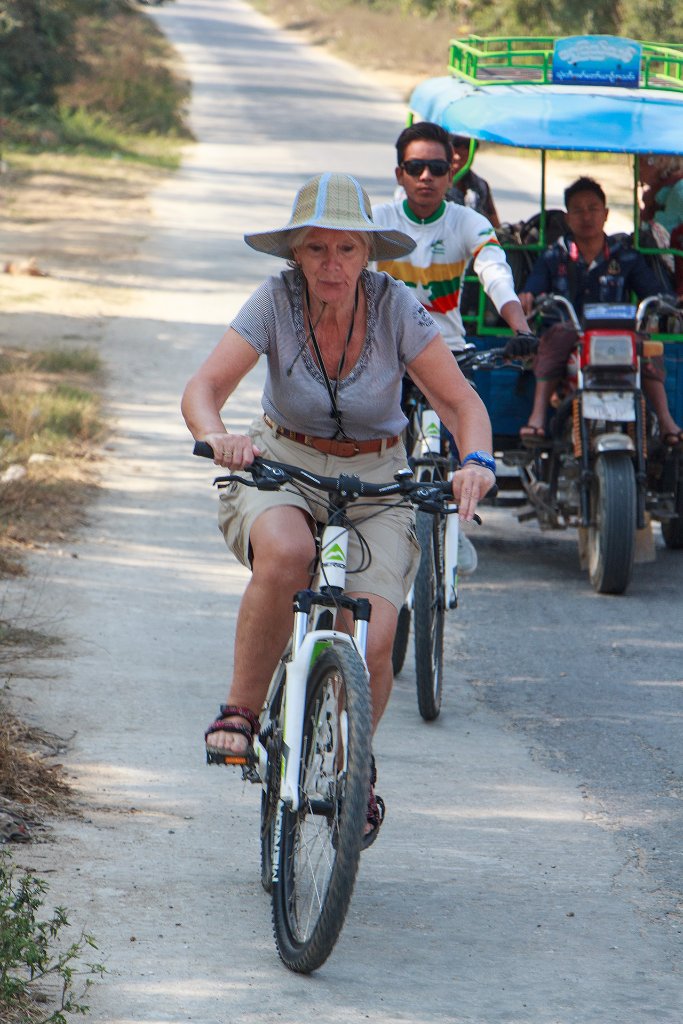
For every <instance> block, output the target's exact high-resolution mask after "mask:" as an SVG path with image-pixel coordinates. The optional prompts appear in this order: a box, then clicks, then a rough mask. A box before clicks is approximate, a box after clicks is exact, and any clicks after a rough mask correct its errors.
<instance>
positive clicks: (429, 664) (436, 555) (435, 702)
mask: <svg viewBox="0 0 683 1024" xmlns="http://www.w3.org/2000/svg"><path fill="white" fill-rule="evenodd" d="M445 523H446V520H445V517H444V516H438V515H431V514H430V513H429V512H418V513H417V539H418V540H419V542H420V548H421V549H422V554H421V556H420V565H419V568H418V570H417V576H416V577H415V590H414V602H413V629H414V631H415V678H416V682H417V706H418V709H419V711H420V714H421V715H422V717H423V718H424V719H425V721H427V722H432V721H433V720H434V719H435V718H438V716H439V712H440V710H441V696H442V683H443V626H444V594H443V589H444V588H443V578H444V539H445V538H444V533H445V528H446V527H445Z"/></svg>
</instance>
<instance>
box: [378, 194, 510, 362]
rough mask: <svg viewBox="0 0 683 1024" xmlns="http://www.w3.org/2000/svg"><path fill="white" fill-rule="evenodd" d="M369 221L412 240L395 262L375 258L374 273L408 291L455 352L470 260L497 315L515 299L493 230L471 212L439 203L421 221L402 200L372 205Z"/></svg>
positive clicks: (461, 335)
mask: <svg viewBox="0 0 683 1024" xmlns="http://www.w3.org/2000/svg"><path fill="white" fill-rule="evenodd" d="M372 219H373V220H374V221H375V223H376V224H379V225H381V226H382V227H384V228H397V229H398V230H399V231H404V232H405V233H406V234H407V235H410V237H411V238H414V239H415V241H416V243H417V245H416V247H415V248H414V249H413V251H412V252H411V253H409V254H408V255H407V256H403V257H401V259H397V260H380V261H379V262H378V264H377V269H378V270H383V271H385V272H386V273H387V274H391V276H392V277H393V278H395V279H396V280H398V281H403V282H404V283H405V284H407V285H408V287H409V288H412V289H414V294H415V296H416V298H418V299H419V301H420V302H421V303H422V305H423V306H424V307H425V309H427V310H429V312H430V313H431V314H432V316H433V317H434V320H435V321H436V323H437V324H438V326H439V330H440V332H441V334H442V335H443V337H444V339H445V341H446V343H447V344H448V345H449V347H450V348H452V349H455V350H458V349H461V348H462V347H463V345H464V336H465V329H464V327H463V322H462V317H461V316H460V294H461V288H462V278H463V274H464V272H465V267H466V266H467V265H468V263H469V262H470V260H472V262H473V268H474V272H475V273H476V275H477V277H478V278H479V280H480V281H481V284H482V287H483V289H484V291H485V292H486V294H487V295H488V296H489V298H490V299H491V301H492V302H493V304H494V306H495V307H496V309H497V310H498V311H499V312H500V309H501V307H502V306H504V305H505V303H506V302H510V301H513V300H516V299H517V295H516V294H515V289H514V285H513V281H512V272H511V270H510V267H509V265H508V262H507V260H506V258H505V253H504V251H503V248H502V246H501V244H500V242H499V241H498V238H497V237H496V232H495V230H494V228H493V227H492V226H491V224H490V223H489V221H487V220H486V218H485V217H482V215H481V214H480V213H477V212H476V211H475V210H471V209H470V208H469V207H467V206H458V205H456V204H455V203H446V202H442V203H441V206H440V207H439V208H438V210H436V212H435V213H434V214H432V216H431V217H428V218H427V219H426V220H421V219H420V218H419V217H416V216H415V214H414V213H413V212H412V210H411V209H410V207H409V206H408V202H407V200H403V201H397V202H393V203H382V204H380V205H379V206H376V207H374V208H373V212H372Z"/></svg>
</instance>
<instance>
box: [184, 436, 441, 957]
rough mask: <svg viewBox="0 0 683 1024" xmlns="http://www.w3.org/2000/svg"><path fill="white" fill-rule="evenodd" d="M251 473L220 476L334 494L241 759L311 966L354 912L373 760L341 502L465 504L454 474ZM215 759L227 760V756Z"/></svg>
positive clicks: (288, 924)
mask: <svg viewBox="0 0 683 1024" xmlns="http://www.w3.org/2000/svg"><path fill="white" fill-rule="evenodd" d="M195 454H198V455H205V456H207V457H212V455H213V453H212V451H211V448H210V447H209V445H207V444H205V443H204V442H197V444H196V445H195ZM246 472H247V473H248V474H249V475H250V477H251V479H249V476H246V475H237V474H230V475H227V476H223V477H218V478H217V479H216V481H215V483H216V484H217V485H218V486H219V487H220V486H227V485H228V484H229V483H233V482H239V483H240V484H243V485H244V486H250V487H260V488H262V489H266V490H273V489H280V488H291V489H293V488H296V489H297V490H299V491H304V492H306V491H308V492H309V493H310V489H311V488H312V489H314V490H316V491H317V492H320V491H323V492H326V493H327V503H328V509H329V516H328V521H327V523H326V524H325V525H324V526H323V525H319V527H318V557H319V568H318V579H319V586H318V587H317V588H315V589H308V590H300V591H298V592H297V593H296V594H295V595H294V599H293V600H294V625H293V629H292V636H291V640H290V641H289V643H288V645H287V647H286V649H285V651H284V652H283V655H282V657H281V659H280V662H279V664H278V666H277V669H276V671H275V673H274V675H273V678H272V680H271V683H270V687H269V690H268V695H267V697H266V701H265V703H264V706H263V709H262V711H261V714H260V717H259V731H258V733H257V735H256V736H255V737H254V741H253V748H252V751H250V757H249V760H248V763H247V765H245V766H244V767H243V774H244V777H245V778H246V779H247V780H248V781H249V782H254V783H256V784H258V785H260V786H262V787H263V791H262V797H261V881H262V884H263V887H264V889H266V891H267V892H270V893H271V898H272V910H273V927H274V932H275V941H276V944H277V949H278V953H279V954H280V957H281V959H282V961H283V962H284V964H285V965H286V966H287V967H289V968H290V969H291V970H293V971H298V972H301V973H310V972H311V971H314V970H315V969H316V968H318V967H320V966H321V964H323V963H324V962H325V960H326V959H327V957H328V956H329V955H330V953H331V952H332V949H333V948H334V945H335V943H336V941H337V938H338V936H339V934H340V932H341V929H342V926H343V923H344V919H345V917H346V913H347V910H348V907H349V903H350V900H351V895H352V892H353V886H354V883H355V879H356V873H357V870H358V861H359V857H360V853H361V848H362V844H363V832H364V827H365V822H366V816H367V807H368V795H369V788H370V779H371V770H372V768H371V765H372V751H371V736H372V727H371V723H372V715H371V705H370V686H369V678H368V672H367V667H366V663H365V651H366V639H367V628H368V621H369V619H370V602H369V601H367V600H366V599H354V598H351V597H349V596H348V595H346V594H345V592H344V587H345V581H346V572H347V565H346V559H347V548H348V537H349V530H357V529H358V523H357V522H356V523H354V524H351V523H349V521H348V519H347V518H346V516H345V514H344V513H345V509H346V507H347V506H348V505H349V504H350V503H351V502H358V501H359V500H360V499H364V501H363V504H368V508H369V515H372V516H374V515H377V514H378V513H380V514H381V510H382V508H391V507H393V505H394V504H396V502H391V501H388V500H387V499H390V498H392V497H393V496H395V497H396V498H397V501H398V503H406V502H409V503H411V504H412V505H413V506H414V507H415V508H417V509H418V510H420V511H421V512H424V513H432V514H445V513H446V512H448V513H450V512H456V511H457V509H456V508H455V507H454V506H453V505H452V491H451V485H450V484H449V483H448V482H444V481H425V482H421V481H416V480H415V479H414V478H413V476H412V474H411V472H410V470H405V471H402V472H400V473H398V474H397V476H396V479H394V480H392V481H389V482H387V483H386V484H374V483H366V482H364V481H362V480H360V479H359V478H358V477H357V476H355V475H353V476H352V475H343V474H342V475H340V476H339V477H318V476H315V475H314V474H312V473H311V472H309V471H308V470H304V469H300V468H299V467H297V466H288V465H285V464H284V463H279V462H272V461H269V460H266V459H262V458H257V459H255V460H254V463H253V464H252V465H251V466H250V467H248V470H247V471H246ZM318 500H319V499H318ZM350 571H351V570H350ZM340 616H350V617H351V618H352V620H353V628H352V631H351V632H345V631H343V630H341V629H337V628H335V624H336V622H335V620H336V619H337V618H338V617H340ZM264 628H268V624H267V623H264ZM208 758H209V761H210V763H218V764H221V763H229V757H228V756H227V755H226V756H223V755H218V754H213V753H211V754H209V755H208Z"/></svg>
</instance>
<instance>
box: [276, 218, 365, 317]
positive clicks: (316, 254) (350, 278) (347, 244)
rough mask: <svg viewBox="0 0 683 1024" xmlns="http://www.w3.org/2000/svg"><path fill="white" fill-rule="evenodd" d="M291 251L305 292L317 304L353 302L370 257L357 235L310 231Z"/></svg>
mask: <svg viewBox="0 0 683 1024" xmlns="http://www.w3.org/2000/svg"><path fill="white" fill-rule="evenodd" d="M293 252H294V257H295V259H296V261H297V263H298V264H299V265H300V267H301V269H302V271H303V274H304V277H305V278H306V281H307V282H308V287H309V291H310V292H311V293H312V294H313V295H315V297H316V298H317V299H318V300H319V301H320V302H325V303H327V304H328V305H345V304H347V303H348V302H349V301H353V297H354V295H355V292H356V284H357V282H358V278H359V277H360V274H361V271H362V270H363V267H364V266H365V265H366V264H367V262H368V257H369V255H370V253H369V249H368V246H367V243H366V240H365V238H364V237H363V236H362V235H361V234H359V233H358V232H356V231H334V230H332V229H331V228H311V230H310V231H309V232H308V234H307V235H306V236H305V238H304V240H303V242H301V244H300V245H298V246H297V247H296V248H295V249H294V250H293Z"/></svg>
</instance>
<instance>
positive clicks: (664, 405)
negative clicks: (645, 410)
mask: <svg viewBox="0 0 683 1024" xmlns="http://www.w3.org/2000/svg"><path fill="white" fill-rule="evenodd" d="M642 388H643V392H644V393H645V397H646V398H647V400H648V402H649V403H650V405H651V406H652V408H653V410H654V414H655V416H656V417H657V421H658V423H659V433H660V434H661V436H662V438H664V437H665V436H666V435H667V434H680V432H681V428H680V427H679V426H678V424H677V423H676V421H675V419H674V418H673V416H672V415H671V413H670V412H669V403H668V402H667V398H666V388H665V387H664V385H663V384H662V382H661V380H654V379H653V378H652V377H643V379H642Z"/></svg>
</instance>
